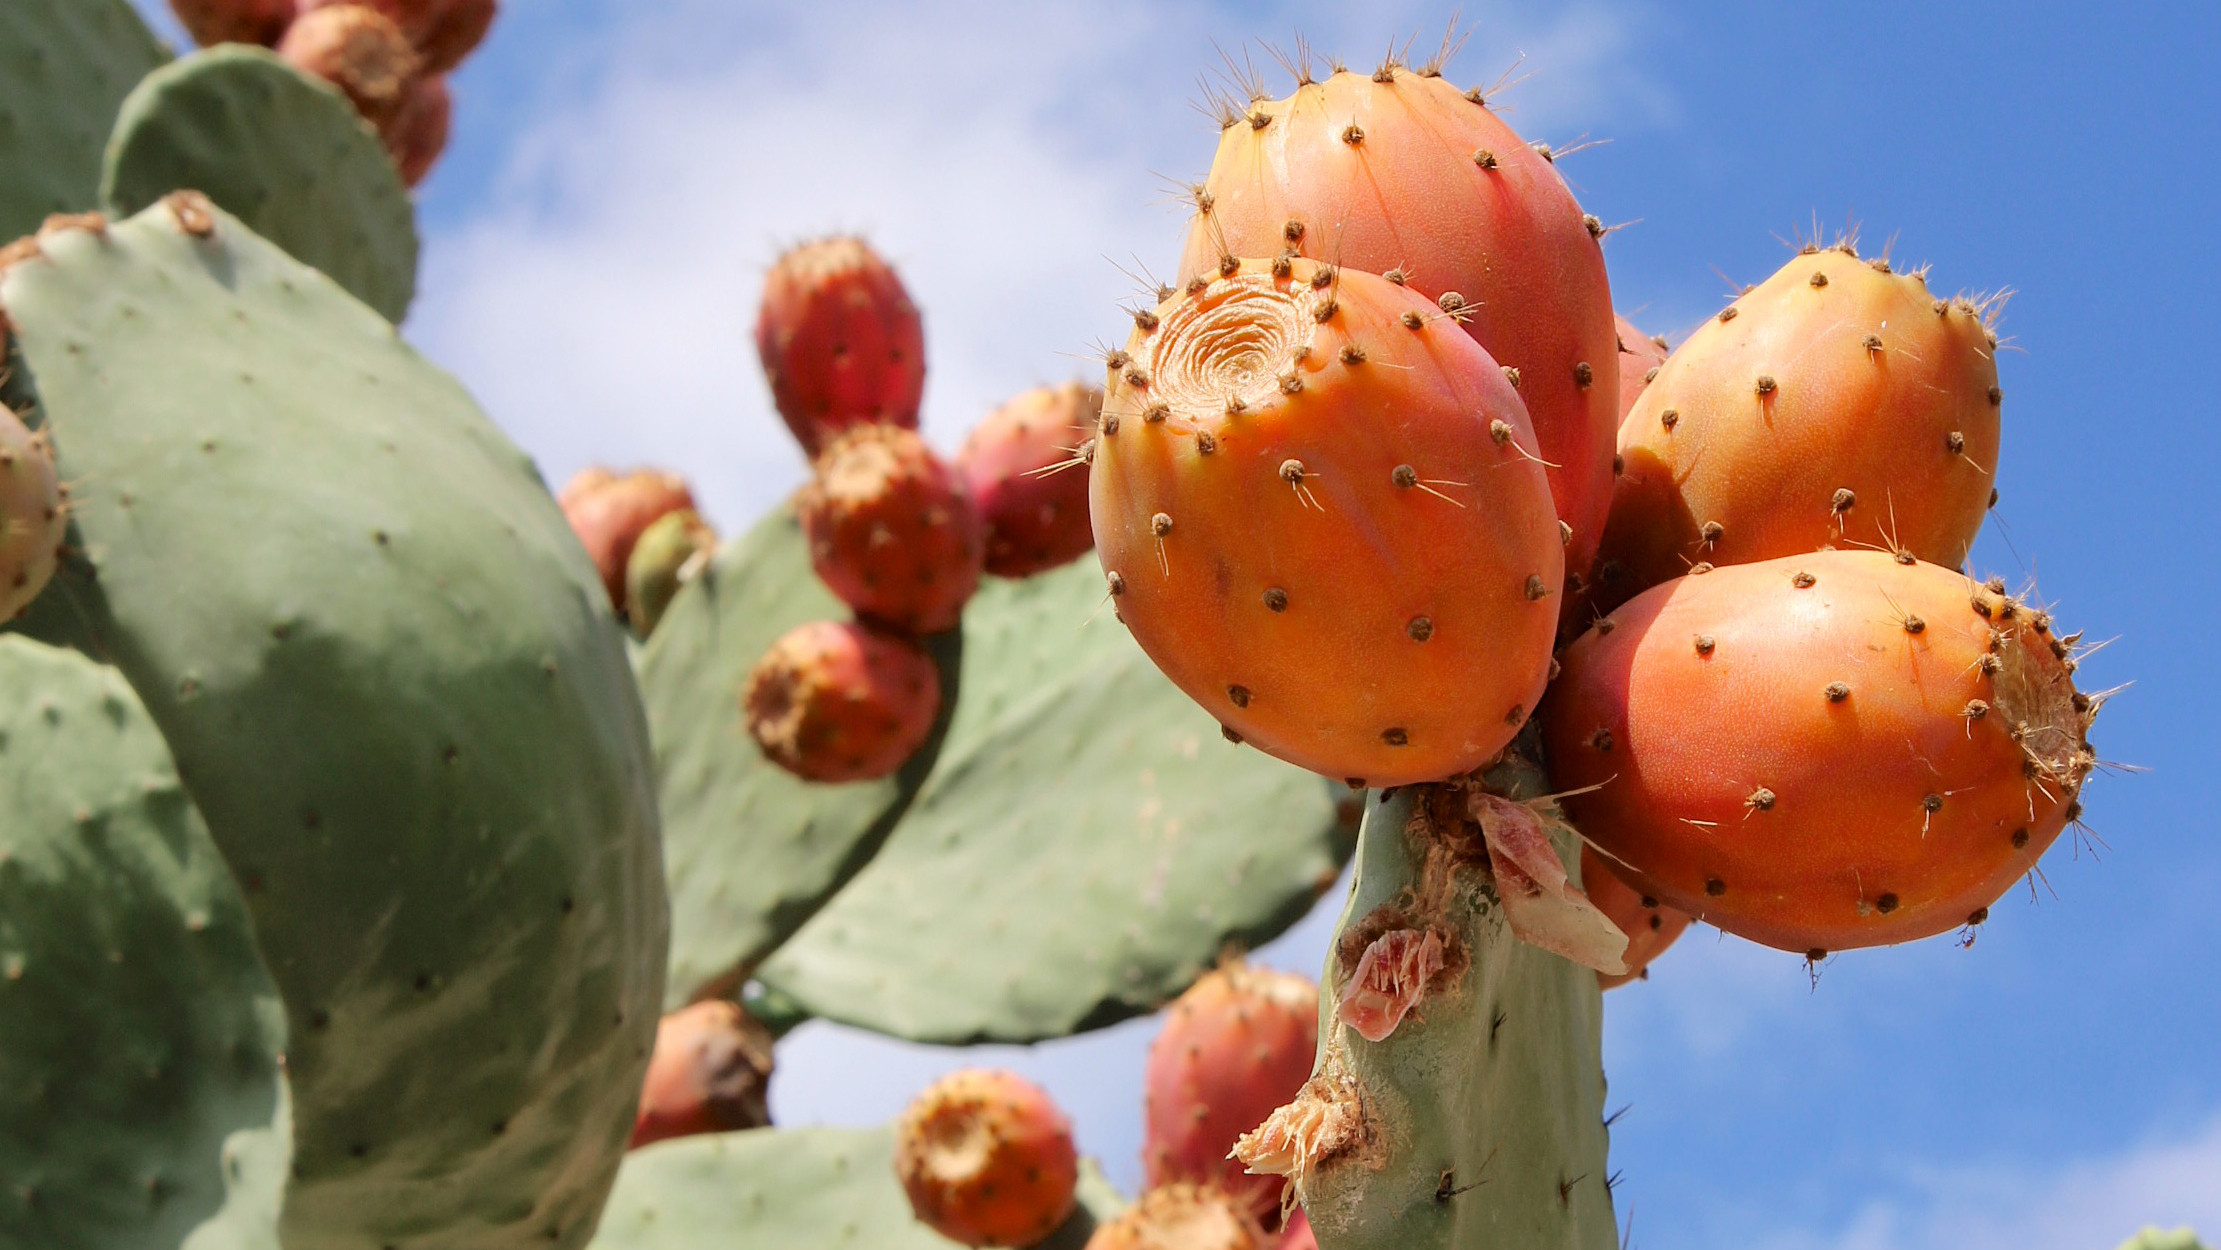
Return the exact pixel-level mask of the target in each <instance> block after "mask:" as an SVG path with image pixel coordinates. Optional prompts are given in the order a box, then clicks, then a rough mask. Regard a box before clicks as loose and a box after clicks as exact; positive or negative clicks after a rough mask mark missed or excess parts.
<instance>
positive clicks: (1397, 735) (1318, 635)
mask: <svg viewBox="0 0 2221 1250" xmlns="http://www.w3.org/2000/svg"><path fill="white" fill-rule="evenodd" d="M1142 324H1145V325H1146V327H1147V328H1142V326H1141V325H1137V327H1136V329H1135V331H1134V334H1133V336H1132V338H1131V339H1130V340H1129V341H1128V344H1127V350H1126V351H1123V352H1118V353H1115V354H1114V355H1113V357H1112V359H1113V362H1114V367H1113V371H1112V374H1111V381H1110V384H1109V387H1108V393H1107V395H1106V398H1105V399H1104V403H1103V412H1104V417H1103V422H1102V426H1101V429H1100V432H1099V433H1098V434H1097V436H1096V440H1095V443H1094V445H1093V450H1092V455H1093V458H1094V464H1093V470H1092V472H1091V473H1090V475H1089V504H1090V507H1089V511H1090V513H1091V514H1092V516H1093V520H1094V526H1095V545H1096V554H1097V556H1098V558H1100V559H1101V561H1102V564H1103V568H1104V570H1105V572H1106V573H1107V574H1108V578H1109V583H1110V592H1111V596H1112V598H1111V602H1112V604H1113V606H1114V607H1115V608H1116V610H1117V612H1118V617H1119V619H1120V620H1122V621H1124V622H1125V623H1126V625H1127V627H1128V628H1129V629H1131V630H1132V631H1133V635H1134V638H1135V639H1136V640H1137V641H1138V642H1139V643H1140V644H1141V646H1142V649H1143V650H1145V651H1147V652H1148V653H1149V656H1150V658H1151V659H1153V660H1155V661H1156V663H1157V666H1158V667H1159V668H1161V669H1163V670H1164V672H1165V674H1166V675H1167V676H1169V677H1170V678H1171V679H1172V680H1173V682H1174V683H1176V684H1177V685H1179V687H1180V688H1181V689H1182V690H1184V691H1186V692H1187V694H1188V696H1189V697H1190V698H1192V699H1194V700H1196V701H1197V702H1198V703H1200V704H1202V705H1203V706H1204V707H1205V708H1206V709H1208V710H1209V711H1210V712H1211V713H1212V715H1214V716H1216V717H1217V718H1218V719H1219V721H1220V722H1221V723H1222V724H1223V725H1225V726H1226V729H1227V731H1228V732H1229V733H1230V734H1234V735H1238V736H1239V738H1240V739H1241V740H1244V741H1247V742H1249V743H1251V744H1253V745H1255V746H1256V747H1258V748H1259V749H1260V750H1263V751H1265V752H1267V753H1269V754H1272V755H1275V756H1278V757H1279V758H1281V759H1284V760H1288V761H1290V762H1292V763H1295V764H1298V765H1301V766H1302V767H1305V768H1309V769H1312V770H1313V771H1316V772H1320V773H1324V774H1326V775H1328V776H1330V777H1339V778H1344V779H1349V780H1353V781H1361V782H1363V783H1365V784H1368V785H1375V786H1387V785H1402V784H1405V783H1408V782H1419V781H1428V780H1434V779H1438V778H1442V777H1448V776H1451V775H1454V774H1456V773H1461V772H1465V771H1468V770H1470V769H1472V768H1475V767H1478V766H1479V765H1481V764H1482V763H1484V762H1486V761H1487V760H1488V759H1489V758H1490V757H1492V756H1494V755H1495V754H1496V753H1497V752H1498V751H1499V750H1501V749H1502V748H1503V747H1504V745H1505V744H1506V743H1508V742H1510V741H1511V739H1512V736H1513V735H1514V734H1516V733H1517V732H1518V730H1519V727H1520V725H1521V724H1522V723H1524V722H1525V720H1526V717H1527V713H1528V712H1529V711H1530V710H1532V709H1533V707H1534V706H1535V704H1536V703H1537V702H1538V701H1539V700H1540V698H1541V695H1542V688H1543V684H1544V682H1545V681H1546V680H1547V678H1548V675H1549V668H1550V650H1551V639H1552V635H1553V633H1554V631H1555V630H1556V627H1557V622H1558V600H1559V594H1558V587H1559V584H1560V582H1561V581H1562V580H1563V562H1564V558H1565V555H1564V550H1563V547H1562V538H1561V533H1560V528H1559V524H1558V520H1557V517H1556V516H1555V515H1554V514H1553V512H1552V510H1551V503H1550V488H1549V484H1548V482H1547V481H1545V480H1544V477H1543V467H1542V461H1541V457H1540V456H1539V455H1538V454H1537V452H1536V450H1535V436H1534V433H1533V431H1532V430H1531V429H1530V428H1529V427H1528V424H1527V413H1526V409H1525V407H1524V406H1522V405H1521V403H1520V400H1519V393H1518V392H1517V391H1515V390H1513V389H1512V385H1511V383H1510V382H1509V381H1507V380H1506V379H1505V377H1504V373H1503V371H1502V370H1501V369H1499V368H1497V366H1496V362H1495V361H1493V360H1491V359H1489V355H1488V353H1487V352H1485V351H1483V350H1482V349H1481V348H1480V346H1479V345H1478V344H1476V343H1474V342H1473V340H1472V339H1471V338H1468V337H1467V336H1466V335H1465V334H1463V333H1462V332H1461V331H1459V329H1458V328H1457V323H1456V322H1455V321H1454V320H1452V319H1451V318H1449V317H1447V316H1445V315H1443V313H1442V312H1441V311H1440V310H1439V309H1437V308H1436V307H1435V306H1434V305H1433V304H1432V303H1429V302H1428V301H1427V300H1425V299H1423V298H1421V297H1420V296H1419V295H1417V294H1415V293H1414V292H1412V291H1411V290H1409V289H1407V288H1405V287H1401V286H1398V285H1396V284H1394V283H1392V282H1389V281H1387V280H1386V279H1384V278H1380V277H1377V276H1375V275H1372V274H1365V273H1358V272H1356V271H1353V270H1348V269H1341V270H1337V269H1334V268H1332V267H1331V266H1325V265H1320V264H1317V263H1316V262H1313V261H1308V260H1301V259H1294V260H1291V259H1287V258H1281V259H1278V260H1273V261H1260V260H1249V261H1241V262H1237V263H1236V264H1235V265H1234V266H1233V268H1232V271H1231V272H1229V273H1228V274H1226V275H1225V276H1223V277H1213V278H1210V279H1207V280H1199V281H1198V282H1196V283H1195V284H1194V285H1193V286H1192V288H1191V292H1190V293H1189V294H1186V295H1183V296H1180V297H1176V298H1174V299H1171V300H1167V301H1166V302H1165V303H1163V304H1161V305H1159V306H1158V307H1157V309H1156V311H1155V312H1154V313H1152V314H1151V315H1150V317H1148V318H1146V319H1145V321H1144V323H1142Z"/></svg>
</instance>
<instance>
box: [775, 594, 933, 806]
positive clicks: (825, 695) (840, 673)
mask: <svg viewBox="0 0 2221 1250" xmlns="http://www.w3.org/2000/svg"><path fill="white" fill-rule="evenodd" d="M741 708H742V711H743V712H744V713H745V714H746V716H747V720H748V732H749V733H750V735H752V736H753V737H754V738H755V739H756V743H757V745H759V746H761V747H762V748H763V752H764V754H765V755H767V756H769V757H770V758H771V761H772V762H773V763H775V764H777V765H779V766H780V767H781V768H784V769H786V770H787V771H788V772H790V773H793V774H794V775H795V776H797V777H800V778H802V779H803V780H805V781H822V782H841V781H866V780H869V779H871V778H874V777H885V776H887V775H889V774H891V773H893V772H894V771H895V770H897V769H899V768H901V767H902V765H903V763H904V761H906V760H908V759H909V758H910V757H911V756H913V755H915V754H917V752H918V748H919V747H920V746H923V745H924V744H925V740H926V739H927V738H928V737H930V736H931V735H932V733H933V723H934V720H935V719H936V717H938V716H939V714H940V709H941V673H940V670H939V669H937V668H935V667H934V665H933V657H932V656H930V655H927V654H926V651H925V648H923V647H921V646H919V645H918V644H917V643H915V642H912V641H911V640H910V639H908V638H904V637H900V636H899V635H895V634H889V633H884V632H881V631H879V630H876V629H873V628H871V627H870V626H868V625H859V624H852V623H850V622H847V621H813V622H811V623H809V624H807V625H800V626H797V627H795V628H794V629H792V630H790V631H788V632H787V633H786V634H785V635H784V636H782V637H781V638H780V639H779V640H778V641H777V642H775V643H772V644H771V649H770V650H769V651H767V652H765V653H764V656H763V658H762V659H761V660H758V661H757V662H756V667H755V668H753V669H751V670H750V671H749V673H748V684H747V686H746V687H745V688H744V690H743V692H742V694H741Z"/></svg>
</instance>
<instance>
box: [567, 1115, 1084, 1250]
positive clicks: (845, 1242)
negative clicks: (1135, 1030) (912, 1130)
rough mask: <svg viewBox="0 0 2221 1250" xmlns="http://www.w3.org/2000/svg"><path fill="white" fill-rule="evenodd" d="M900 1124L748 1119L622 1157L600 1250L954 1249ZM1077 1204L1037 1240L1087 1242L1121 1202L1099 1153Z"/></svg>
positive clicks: (1054, 1248) (1048, 1249)
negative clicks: (928, 1204)
mask: <svg viewBox="0 0 2221 1250" xmlns="http://www.w3.org/2000/svg"><path fill="white" fill-rule="evenodd" d="M894 1156H895V1138H894V1132H893V1130H891V1129H884V1128H879V1129H863V1130H858V1129H825V1128H819V1129H800V1130H793V1129H768V1128H766V1129H751V1130H749V1131H747V1132H742V1133H720V1134H716V1135H714V1136H710V1137H689V1138H687V1139H685V1140H683V1141H674V1142H664V1143H662V1144H660V1145H655V1146H650V1147H648V1148H647V1149H645V1150H639V1151H635V1152H634V1153H633V1154H632V1155H631V1156H630V1157H628V1158H627V1159H626V1160H625V1168H624V1171H623V1172H622V1173H621V1174H620V1175H619V1176H618V1180H617V1191H616V1193H615V1194H613V1195H611V1197H610V1203H609V1212H608V1214H607V1215H605V1216H603V1217H602V1228H601V1233H600V1235H599V1236H597V1237H596V1238H595V1239H594V1247H595V1250H700V1248H701V1247H705V1246H794V1247H802V1246H808V1247H811V1250H851V1248H853V1250H950V1248H951V1247H954V1246H956V1245H957V1244H958V1243H956V1242H953V1241H950V1240H949V1239H948V1238H946V1237H943V1236H941V1235H940V1234H939V1233H936V1232H934V1231H933V1230H932V1229H931V1228H928V1227H926V1226H925V1225H924V1224H922V1223H920V1222H919V1221H918V1218H917V1217H916V1216H915V1215H913V1214H911V1211H910V1201H909V1199H907V1198H905V1197H904V1196H903V1193H902V1185H901V1184H900V1183H899V1182H897V1181H896V1180H895V1164H894ZM1079 1193H1080V1209H1079V1210H1077V1211H1075V1212H1073V1214H1072V1218H1070V1219H1068V1220H1066V1221H1065V1222H1064V1226H1063V1227H1062V1228H1060V1229H1058V1230H1057V1231H1056V1232H1055V1233H1053V1234H1051V1235H1050V1237H1049V1239H1048V1240H1047V1241H1044V1242H1042V1243H1041V1244H1040V1246H1038V1247H1036V1248H1035V1250H1081V1248H1082V1247H1083V1246H1085V1245H1086V1244H1087V1239H1088V1237H1089V1235H1091V1234H1092V1233H1093V1232H1094V1231H1095V1225H1096V1223H1097V1222H1098V1221H1101V1220H1107V1219H1109V1218H1110V1217H1111V1216H1112V1215H1114V1214H1116V1213H1117V1211H1118V1209H1119V1207H1120V1206H1121V1205H1122V1204H1121V1202H1120V1200H1119V1197H1118V1194H1117V1193H1116V1192H1115V1191H1114V1190H1112V1189H1111V1187H1110V1185H1109V1183H1108V1182H1106V1181H1105V1180H1104V1179H1103V1177H1102V1173H1101V1172H1099V1171H1097V1170H1096V1168H1095V1167H1094V1165H1093V1164H1092V1163H1090V1162H1086V1161H1083V1162H1082V1164H1081V1168H1080V1190H1079Z"/></svg>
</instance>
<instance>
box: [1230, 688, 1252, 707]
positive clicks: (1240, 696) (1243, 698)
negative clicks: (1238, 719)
mask: <svg viewBox="0 0 2221 1250" xmlns="http://www.w3.org/2000/svg"><path fill="white" fill-rule="evenodd" d="M1226 697H1227V698H1228V699H1229V700H1232V702H1233V704H1234V706H1235V707H1248V706H1249V687H1247V686H1228V687H1227V688H1226Z"/></svg>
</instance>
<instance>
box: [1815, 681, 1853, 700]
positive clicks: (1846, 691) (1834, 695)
mask: <svg viewBox="0 0 2221 1250" xmlns="http://www.w3.org/2000/svg"><path fill="white" fill-rule="evenodd" d="M1820 693H1822V694H1824V695H1826V696H1828V702H1830V703H1841V702H1843V701H1844V700H1845V699H1848V698H1850V697H1851V688H1850V687H1849V686H1848V685H1845V684H1844V683H1842V682H1840V681H1831V682H1829V683H1828V684H1827V687H1826V688H1825V689H1823V690H1822V691H1821V692H1820Z"/></svg>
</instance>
